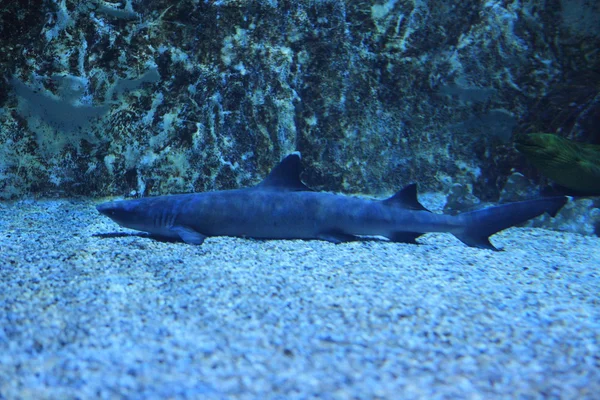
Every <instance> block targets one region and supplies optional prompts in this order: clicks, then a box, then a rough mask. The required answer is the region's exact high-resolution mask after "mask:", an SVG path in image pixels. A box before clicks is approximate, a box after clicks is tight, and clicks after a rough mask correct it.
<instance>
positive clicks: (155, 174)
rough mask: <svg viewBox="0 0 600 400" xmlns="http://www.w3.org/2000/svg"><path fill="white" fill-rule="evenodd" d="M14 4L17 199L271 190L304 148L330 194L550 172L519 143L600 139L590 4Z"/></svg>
mask: <svg viewBox="0 0 600 400" xmlns="http://www.w3.org/2000/svg"><path fill="white" fill-rule="evenodd" d="M27 4H28V6H24V5H23V3H22V2H11V3H8V4H7V5H5V6H3V8H2V9H1V10H0V37H3V38H6V39H3V41H2V43H0V50H1V52H0V54H1V55H0V57H1V58H0V73H2V74H3V76H4V77H5V79H4V82H3V85H2V88H1V89H0V102H1V105H2V108H1V109H0V121H1V127H0V197H1V198H18V197H21V196H24V195H31V194H34V195H43V196H49V195H55V196H71V195H93V196H104V195H154V194H165V193H175V192H191V191H203V190H211V189H222V188H232V187H237V186H241V185H250V184H253V183H256V182H257V181H259V180H260V178H261V177H262V176H264V175H265V174H266V173H267V172H268V171H269V169H270V168H271V166H272V165H273V164H275V163H276V162H277V161H278V160H279V159H281V158H282V157H283V156H284V155H285V154H287V153H289V152H291V151H294V150H299V151H301V152H302V154H303V157H304V163H305V166H306V169H305V174H304V176H303V178H304V180H305V181H306V182H307V183H308V184H309V185H310V186H313V187H315V188H317V189H326V190H331V191H343V192H353V193H357V192H363V193H370V194H376V195H378V194H383V193H389V192H393V191H394V190H396V189H398V188H399V187H401V186H402V185H404V184H407V183H410V182H414V181H417V182H419V183H420V186H421V189H422V190H441V191H445V192H447V191H449V190H450V188H452V187H454V186H455V185H456V184H460V185H469V187H472V192H473V194H474V195H475V196H477V197H478V198H481V199H484V200H490V199H495V198H497V197H498V194H499V191H500V190H501V189H502V187H503V185H504V182H505V181H506V177H507V176H509V175H510V173H511V171H512V170H517V171H521V172H523V173H525V174H526V175H527V176H529V177H530V178H533V179H534V180H535V179H537V178H538V177H537V175H536V172H535V171H534V170H533V169H532V168H531V167H529V166H528V164H527V163H526V161H525V160H524V159H523V158H522V157H521V156H519V155H518V154H517V153H516V152H515V151H514V150H513V148H512V145H511V137H512V135H513V134H514V133H515V132H524V131H550V132H557V133H559V134H563V135H566V136H570V137H571V138H578V139H580V140H586V141H589V142H592V141H599V140H600V131H599V128H598V124H597V123H594V121H597V120H598V116H600V111H599V110H600V107H598V104H599V99H598V93H600V74H598V73H597V71H600V52H598V49H599V48H600V29H599V28H598V27H599V26H600V6H599V5H598V3H597V2H593V1H585V0H549V1H545V2H543V6H542V5H539V4H540V2H539V1H535V0H529V1H520V0H515V1H459V0H453V1H452V0H444V1H442V0H429V1H427V0H388V1H337V0H322V1H318V0H294V1H291V0H290V1H284V0H279V1H278V0H270V1H251V0H183V1H180V2H172V1H166V0H147V1H141V0H125V1H120V2H118V1H113V2H107V1H102V0H89V1H73V0H52V1H51V0H45V1H38V2H35V1H30V2H28V3H27Z"/></svg>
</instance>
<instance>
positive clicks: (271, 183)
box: [256, 151, 312, 192]
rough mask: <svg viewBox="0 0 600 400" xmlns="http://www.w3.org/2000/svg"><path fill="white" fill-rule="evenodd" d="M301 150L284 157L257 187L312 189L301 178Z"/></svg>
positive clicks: (296, 190)
mask: <svg viewBox="0 0 600 400" xmlns="http://www.w3.org/2000/svg"><path fill="white" fill-rule="evenodd" d="M301 159H302V157H301V155H300V152H298V151H296V152H294V153H292V154H290V155H289V156H287V157H286V158H284V159H283V160H282V161H281V162H280V163H279V164H278V165H277V166H276V167H275V168H273V169H272V170H271V172H270V173H269V175H267V177H266V178H265V179H264V180H263V181H262V182H261V183H259V184H258V185H257V186H256V188H258V189H267V190H281V191H290V192H303V191H311V190H312V189H310V188H309V187H308V186H306V185H305V184H304V183H302V181H301V180H300V160H301Z"/></svg>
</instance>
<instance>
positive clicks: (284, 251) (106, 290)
mask: <svg viewBox="0 0 600 400" xmlns="http://www.w3.org/2000/svg"><path fill="white" fill-rule="evenodd" d="M98 202H99V201H91V200H88V201H86V200H73V201H69V200H60V201H21V202H16V203H6V202H5V203H0V233H1V234H0V399H17V398H19V399H20V398H24V399H28V398H31V399H74V398H167V397H171V398H201V399H222V398H223V399H224V398H240V399H257V398H260V399H269V398H279V399H305V398H317V397H318V398H322V399H348V398H357V399H373V398H382V399H383V398H389V399H442V398H452V399H465V398H469V399H494V398H519V399H538V398H555V399H586V398H587V399H593V398H595V399H598V398H600V394H599V393H600V351H599V350H600V297H599V293H600V277H599V273H598V270H599V267H600V251H599V250H600V239H599V238H597V237H586V236H581V235H577V234H572V233H560V232H554V231H549V230H542V229H531V228H530V229H526V228H512V229H509V230H507V231H504V232H502V233H500V234H497V235H495V236H494V237H493V238H492V242H494V243H495V244H496V245H497V246H499V247H503V248H504V249H505V250H504V251H502V252H491V251H486V250H478V249H471V248H468V247H466V246H464V245H463V244H462V243H460V242H459V241H458V240H456V239H454V238H453V237H452V236H450V235H446V234H430V235H427V236H425V237H423V238H422V239H420V243H421V245H418V246H417V245H405V244H395V243H386V242H384V241H365V242H357V243H348V244H341V245H334V244H330V243H326V242H321V241H255V240H244V239H236V238H209V239H208V240H206V242H205V243H204V245H202V246H190V245H186V244H183V243H163V242H158V241H154V240H152V239H149V238H146V237H143V236H140V235H132V234H130V233H131V232H132V231H128V230H124V229H121V228H119V227H118V226H117V225H116V224H114V223H113V222H112V221H110V220H109V219H108V218H105V217H102V216H100V215H99V214H98V213H97V212H96V210H95V209H94V204H96V203H98ZM119 232H120V234H116V233H119ZM105 234H109V235H105Z"/></svg>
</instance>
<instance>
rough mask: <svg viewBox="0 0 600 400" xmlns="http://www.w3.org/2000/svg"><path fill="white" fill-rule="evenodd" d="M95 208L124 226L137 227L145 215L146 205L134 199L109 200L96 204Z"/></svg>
mask: <svg viewBox="0 0 600 400" xmlns="http://www.w3.org/2000/svg"><path fill="white" fill-rule="evenodd" d="M96 210H98V212H99V213H100V214H102V215H106V216H107V217H108V218H110V219H112V220H113V221H115V222H116V223H117V224H119V225H121V226H122V227H124V228H130V229H138V228H139V226H138V225H139V221H140V220H142V217H144V216H145V215H146V207H144V206H143V205H142V204H141V203H140V202H138V201H135V200H130V201H109V202H106V203H102V204H98V205H97V206H96Z"/></svg>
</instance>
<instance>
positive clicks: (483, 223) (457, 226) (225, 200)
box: [97, 152, 567, 250]
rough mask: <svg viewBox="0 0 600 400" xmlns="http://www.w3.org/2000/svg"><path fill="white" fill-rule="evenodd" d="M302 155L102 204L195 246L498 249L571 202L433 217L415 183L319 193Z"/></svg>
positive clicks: (121, 220)
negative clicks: (245, 242)
mask: <svg viewBox="0 0 600 400" xmlns="http://www.w3.org/2000/svg"><path fill="white" fill-rule="evenodd" d="M300 158H301V157H300V153H297V152H296V153H292V154H290V155H288V156H287V157H286V158H285V159H284V160H283V161H281V163H280V164H279V165H277V166H276V167H275V168H273V170H272V171H271V172H270V174H269V175H268V176H267V177H266V178H265V179H264V180H263V181H262V182H261V183H259V184H258V185H256V186H253V187H248V188H243V189H234V190H220V191H214V192H204V193H192V194H180V195H170V196H157V197H147V198H141V199H135V200H122V201H111V202H107V203H103V204H100V205H98V206H97V209H98V211H99V212H100V213H102V214H103V215H106V216H107V217H109V218H111V219H112V220H113V221H115V222H116V223H118V224H119V225H121V226H122V227H125V228H130V229H135V230H138V231H143V232H148V233H150V234H151V235H153V236H157V237H162V238H166V239H175V240H183V241H184V242H185V243H189V244H195V245H200V244H202V243H203V242H204V239H205V238H206V237H209V236H237V237H245V238H255V239H307V240H309V239H320V240H326V241H329V242H333V243H342V242H348V241H354V240H360V239H361V238H362V237H368V236H383V237H385V238H387V239H389V240H390V241H392V242H403V243H416V242H415V239H416V238H418V237H419V236H421V235H423V234H424V233H428V232H449V233H451V234H453V235H454V236H456V237H457V238H458V239H460V240H461V241H462V242H463V243H465V244H466V245H468V246H472V247H479V248H484V249H490V250H497V249H496V247H494V246H493V245H492V244H491V243H490V241H489V236H491V235H493V234H495V233H497V232H499V231H501V230H504V229H506V228H509V227H512V226H515V225H518V224H521V223H523V222H525V221H527V220H529V219H531V218H534V217H537V216H538V215H541V214H543V213H545V212H547V213H549V214H551V215H552V216H554V215H555V214H556V213H557V212H558V210H559V209H560V208H561V207H562V206H563V205H564V204H565V202H566V201H567V197H565V196H559V197H548V198H540V199H535V200H528V201H522V202H515V203H509V204H503V205H499V206H495V207H490V208H486V209H482V210H477V211H470V212H465V213H462V214H459V215H445V214H435V213H432V212H430V211H428V210H427V209H426V208H425V207H423V205H421V203H419V201H418V200H417V187H416V184H411V185H408V186H406V187H405V188H404V189H402V190H400V191H399V192H398V193H396V194H395V195H393V196H392V197H390V198H388V199H384V200H371V199H366V198H361V197H354V196H347V195H341V194H333V193H327V192H316V191H313V190H311V189H310V188H308V187H307V186H306V185H305V184H304V183H302V181H301V180H300V162H301V159H300Z"/></svg>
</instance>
